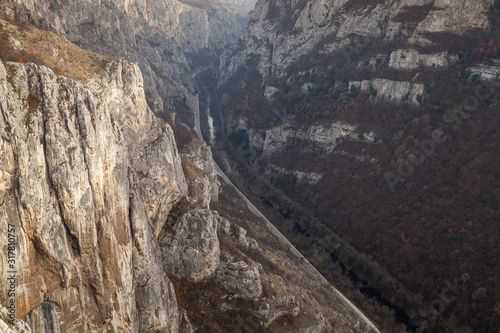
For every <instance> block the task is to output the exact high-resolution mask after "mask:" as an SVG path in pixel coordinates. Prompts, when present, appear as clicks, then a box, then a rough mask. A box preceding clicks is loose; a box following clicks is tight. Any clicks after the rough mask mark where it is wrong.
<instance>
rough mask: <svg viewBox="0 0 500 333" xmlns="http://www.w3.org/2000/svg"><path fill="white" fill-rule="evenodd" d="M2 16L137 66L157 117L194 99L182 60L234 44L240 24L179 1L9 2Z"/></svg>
mask: <svg viewBox="0 0 500 333" xmlns="http://www.w3.org/2000/svg"><path fill="white" fill-rule="evenodd" d="M0 15H3V16H6V17H10V18H13V19H15V20H18V21H21V20H25V21H28V22H30V23H33V24H34V25H35V26H37V27H41V28H43V29H48V30H52V31H55V32H57V33H59V34H61V35H63V36H65V37H67V38H68V39H69V40H70V41H71V42H73V43H75V44H77V45H78V46H80V47H82V48H84V49H87V50H91V51H94V52H98V53H105V54H111V55H115V56H119V57H122V58H124V59H127V60H129V61H132V62H135V63H137V64H139V66H140V68H141V71H142V72H143V74H144V80H145V81H144V88H145V90H146V98H147V101H148V104H149V105H150V106H151V108H152V109H153V111H154V112H155V113H161V112H166V113H167V114H168V113H171V112H172V111H173V110H174V105H175V104H176V103H181V104H183V103H185V102H183V101H185V100H188V101H189V100H191V97H192V95H194V90H195V88H194V81H193V79H192V78H191V76H190V73H189V70H190V67H191V66H192V62H190V61H189V60H188V58H187V57H186V54H187V53H191V54H197V53H198V52H202V51H203V50H208V51H207V52H209V53H210V52H211V53H213V52H217V50H219V49H223V48H224V47H225V46H226V45H230V44H232V43H233V42H234V41H235V40H236V39H237V38H238V35H239V32H240V27H241V24H242V22H243V19H242V18H241V17H240V16H239V14H237V13H235V12H234V10H233V9H232V7H225V6H221V5H218V4H217V3H212V4H207V5H204V6H195V5H187V4H184V3H181V2H179V1H177V0H142V1H141V0H138V1H135V0H132V1H118V0H111V1H100V0H98V1H96V0H85V1H71V2H67V1H33V0H8V1H3V2H2V5H1V6H0ZM188 107H189V108H191V107H192V106H191V105H188Z"/></svg>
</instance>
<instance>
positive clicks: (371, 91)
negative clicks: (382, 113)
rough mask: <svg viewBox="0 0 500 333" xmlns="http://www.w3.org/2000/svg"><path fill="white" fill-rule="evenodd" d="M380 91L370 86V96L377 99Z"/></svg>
mask: <svg viewBox="0 0 500 333" xmlns="http://www.w3.org/2000/svg"><path fill="white" fill-rule="evenodd" d="M377 94H378V90H377V88H375V87H374V86H373V85H372V84H370V95H372V96H374V97H377Z"/></svg>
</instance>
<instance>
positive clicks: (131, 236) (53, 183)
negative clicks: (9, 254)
mask: <svg viewBox="0 0 500 333" xmlns="http://www.w3.org/2000/svg"><path fill="white" fill-rule="evenodd" d="M102 61H103V68H102V71H103V73H105V74H104V75H103V76H102V77H95V78H92V79H89V80H88V81H87V82H86V83H85V84H83V83H81V82H78V81H75V80H72V79H67V78H65V77H62V76H57V75H56V74H54V72H53V71H52V70H50V69H48V68H46V67H43V66H36V65H33V64H20V63H6V64H3V63H2V64H0V106H1V112H2V117H1V120H0V131H1V135H0V136H1V144H0V147H1V148H0V149H1V151H2V154H1V155H2V160H1V166H0V169H1V183H0V191H1V193H2V194H1V197H2V206H1V208H0V214H1V216H2V218H1V223H2V231H1V232H2V235H3V234H4V233H5V232H6V231H7V224H11V225H14V226H15V229H16V237H17V247H16V265H17V266H16V269H17V271H18V272H20V273H19V275H18V276H17V294H16V298H15V299H16V303H17V316H18V318H19V317H20V318H23V317H25V316H26V318H29V320H30V324H31V327H32V328H33V329H34V330H35V331H40V329H41V327H44V320H45V318H48V317H53V318H57V325H56V324H54V325H56V328H57V329H56V330H54V331H60V332H83V331H102V330H106V331H114V332H124V331H136V330H140V331H164V332H176V331H178V329H179V326H180V324H179V323H180V318H181V317H180V315H179V310H178V307H177V303H176V298H175V294H174V292H173V289H172V285H171V283H170V281H169V280H168V279H167V278H166V276H165V275H164V273H163V268H162V263H161V256H160V251H159V247H158V244H157V242H156V237H155V234H154V229H156V228H161V227H162V223H163V222H164V221H165V220H166V216H167V214H168V213H169V211H170V210H171V208H172V206H173V205H174V204H175V203H176V201H177V200H178V199H179V198H180V197H181V196H184V195H185V194H186V192H187V184H186V181H185V178H184V174H183V171H182V167H181V159H180V156H179V154H178V152H177V149H176V146H175V141H174V138H173V133H172V130H171V129H170V127H169V126H168V125H166V124H165V123H163V122H161V121H160V120H159V119H157V118H156V117H155V116H154V115H153V113H152V112H151V111H150V109H149V108H148V106H147V104H146V100H145V96H144V90H143V80H142V75H141V73H140V71H139V68H138V67H137V65H134V64H131V63H129V62H126V61H122V60H111V61H110V60H106V59H105V58H103V59H102ZM5 255H6V252H4V251H2V254H1V255H0V257H1V262H2V265H5V263H6V258H5ZM2 271H3V272H4V273H5V272H6V271H7V267H5V266H3V267H2ZM21 272H22V273H21ZM4 279H6V273H5V274H3V275H2V285H6V284H7V283H6V282H5V280H4ZM1 298H2V301H5V300H7V299H8V297H7V295H6V290H2V291H1Z"/></svg>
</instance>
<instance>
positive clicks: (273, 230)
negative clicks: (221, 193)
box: [193, 68, 380, 333]
mask: <svg viewBox="0 0 500 333" xmlns="http://www.w3.org/2000/svg"><path fill="white" fill-rule="evenodd" d="M205 69H208V68H205ZM205 69H203V70H205ZM203 70H202V71H203ZM199 72H200V71H198V72H197V73H195V74H193V78H194V76H196V74H198V73H199ZM194 99H195V101H194V105H195V110H194V116H195V119H194V130H195V132H196V134H197V135H198V137H199V138H200V140H202V141H203V142H205V140H204V139H203V135H202V134H201V127H200V98H199V95H198V94H195V96H194ZM213 162H214V166H215V170H216V171H217V174H218V175H219V176H220V177H221V178H222V179H223V180H224V181H225V182H226V183H227V184H228V185H230V186H231V187H233V189H234V190H235V191H236V193H238V195H239V196H240V197H241V199H243V201H245V203H246V204H247V206H248V209H250V211H252V212H253V213H254V214H255V215H257V216H258V217H260V218H261V219H262V220H263V221H264V222H265V224H266V226H267V228H268V229H269V231H270V232H271V233H272V234H273V235H274V236H275V237H276V238H277V239H278V240H279V241H281V242H282V243H283V244H285V245H286V246H287V247H288V248H289V250H290V251H291V252H292V253H293V254H294V255H295V256H296V257H297V258H299V259H302V261H303V262H304V263H305V264H306V265H307V266H308V267H309V268H310V269H311V270H312V271H313V272H315V273H316V274H317V275H318V276H319V277H320V278H321V280H323V281H324V282H325V283H327V284H328V285H329V286H330V287H331V288H332V290H333V292H334V293H335V294H336V295H337V296H338V297H339V298H340V299H341V300H342V302H343V303H344V305H345V306H347V307H348V308H350V309H351V310H352V311H354V312H355V313H356V314H357V315H358V316H359V317H360V318H361V319H362V320H363V321H364V322H365V323H366V325H368V326H369V327H370V328H371V329H372V330H373V331H374V332H377V333H380V331H379V330H378V328H377V327H376V326H375V325H374V324H373V323H372V322H371V321H370V319H368V317H366V316H365V315H364V314H363V312H361V310H359V309H358V308H357V307H356V306H355V305H354V304H352V302H351V301H349V300H348V299H347V297H345V296H344V295H343V294H342V293H341V292H340V291H338V290H337V289H336V288H335V287H333V286H332V285H331V283H330V282H329V281H328V280H327V279H326V278H325V277H324V276H323V274H321V273H320V272H318V270H317V269H316V267H314V266H313V265H312V264H311V263H310V262H309V260H307V259H306V258H305V257H304V256H303V255H302V254H301V253H300V252H299V250H297V249H296V248H295V246H293V245H292V243H290V241H289V240H288V239H287V238H286V237H285V236H283V234H282V233H281V232H280V231H279V230H278V229H276V227H275V226H274V225H273V224H272V223H271V222H270V221H269V220H268V219H267V218H266V217H265V216H264V214H262V213H261V212H260V211H259V210H258V209H257V207H255V206H254V204H252V202H251V201H250V200H248V198H247V197H246V196H245V195H244V194H243V193H241V192H240V190H238V188H237V187H236V186H235V185H234V184H233V183H232V182H231V180H229V178H228V177H227V176H226V174H225V173H224V172H223V171H222V169H221V168H219V166H218V165H217V163H216V162H215V160H214V161H213Z"/></svg>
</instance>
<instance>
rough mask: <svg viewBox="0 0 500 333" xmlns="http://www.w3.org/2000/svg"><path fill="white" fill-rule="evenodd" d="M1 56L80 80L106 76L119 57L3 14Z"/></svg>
mask: <svg viewBox="0 0 500 333" xmlns="http://www.w3.org/2000/svg"><path fill="white" fill-rule="evenodd" d="M15 41H17V42H19V43H20V45H19V44H17V42H15ZM14 44H17V46H16V45H14ZM0 59H1V60H2V61H14V62H32V63H35V64H37V65H44V66H46V67H49V68H51V69H52V70H53V71H54V72H55V73H56V74H58V75H63V76H66V77H69V78H73V79H77V80H81V81H85V80H88V79H90V78H92V77H95V76H101V75H103V74H104V69H105V68H106V65H107V64H108V63H109V62H111V61H113V60H116V58H112V57H109V56H103V55H99V54H96V53H92V52H88V51H85V50H82V49H81V48H79V47H77V46H75V45H73V44H71V43H70V42H69V41H68V40H67V39H66V38H64V37H62V36H60V35H58V34H56V33H53V32H49V31H45V30H39V29H36V28H34V27H31V26H29V25H28V24H23V23H17V22H13V21H9V20H7V19H5V18H3V17H0Z"/></svg>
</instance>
